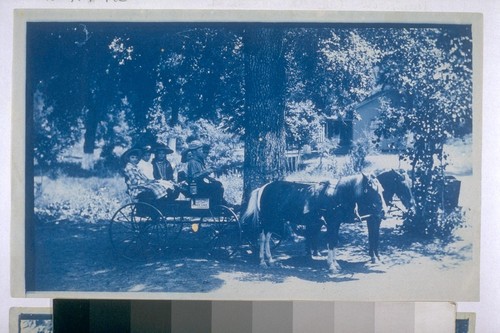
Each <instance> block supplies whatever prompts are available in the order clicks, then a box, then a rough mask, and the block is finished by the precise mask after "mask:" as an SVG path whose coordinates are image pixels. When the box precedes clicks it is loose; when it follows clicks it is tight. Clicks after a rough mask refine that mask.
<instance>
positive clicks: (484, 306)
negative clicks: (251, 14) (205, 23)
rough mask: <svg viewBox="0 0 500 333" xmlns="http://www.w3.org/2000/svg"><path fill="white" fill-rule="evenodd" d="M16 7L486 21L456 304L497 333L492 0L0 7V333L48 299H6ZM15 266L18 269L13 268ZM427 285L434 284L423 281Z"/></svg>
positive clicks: (94, 2)
mask: <svg viewBox="0 0 500 333" xmlns="http://www.w3.org/2000/svg"><path fill="white" fill-rule="evenodd" d="M14 8H54V9H55V8H73V9H121V8H123V9H126V8H127V9H130V8H137V9H150V8H151V9H159V8H162V9H167V8H177V9H181V8H182V9H188V8H189V9H235V8H238V9H294V10H297V9H304V10H308V9H314V10H342V11H354V10H358V11H359V10H363V11H367V10H370V11H372V10H373V11H389V10H390V11H419V12H421V11H427V12H476V13H483V15H484V53H483V54H484V65H483V69H484V73H483V82H484V84H483V161H482V222H481V223H482V226H481V227H482V230H481V300H480V302H476V303H459V305H458V310H459V311H467V312H476V313H477V317H476V318H477V324H476V332H480V333H483V332H485V333H488V332H492V333H496V332H500V315H499V312H498V311H499V310H500V278H499V273H500V256H499V254H500V242H499V239H498V238H499V235H500V221H499V220H500V219H499V215H500V200H497V199H500V172H497V170H498V169H499V164H498V161H500V146H499V145H498V143H499V141H500V140H498V133H500V115H497V113H498V112H500V111H499V110H498V108H499V105H500V69H499V68H497V66H500V1H497V0H474V1H470V0H412V1H408V0H336V1H334V0H330V1H327V0H276V1H264V0H253V1H248V2H247V3H245V2H243V1H236V0H234V1H233V0H191V1H189V2H188V1H182V0H172V1H159V0H157V1H153V0H126V1H124V0H107V1H106V0H16V1H13V0H12V1H6V0H3V1H2V2H0V36H1V42H0V43H1V45H0V46H1V47H0V159H1V161H0V181H1V187H0V198H1V199H0V214H1V215H0V216H1V217H0V226H1V232H0V333H3V332H8V312H9V308H10V307H20V306H22V307H28V306H29V307H33V306H42V307H45V306H50V305H51V302H50V300H48V299H19V298H11V297H10V265H11V262H10V153H11V150H10V146H11V140H10V134H11V131H12V130H16V129H15V128H12V127H11V124H10V123H11V114H10V112H11V105H12V103H11V95H12V85H11V83H12V75H15V73H12V44H13V33H12V27H13V9H14ZM12 264H13V265H16V264H22V263H12ZM429 283H432V281H429Z"/></svg>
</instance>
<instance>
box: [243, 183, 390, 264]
mask: <svg viewBox="0 0 500 333" xmlns="http://www.w3.org/2000/svg"><path fill="white" fill-rule="evenodd" d="M384 207H385V204H384V200H383V198H382V187H381V185H380V183H379V182H378V180H377V179H376V178H375V177H371V176H366V175H364V174H358V175H354V176H349V177H345V178H342V179H340V180H339V181H338V183H337V184H336V185H332V184H331V183H330V182H328V181H326V182H321V183H318V184H313V185H310V184H301V183H294V182H287V181H274V182H271V183H268V184H266V185H264V186H262V187H260V188H258V189H256V190H254V191H253V192H252V195H251V197H250V200H249V203H248V206H247V208H246V211H245V213H244V214H243V216H242V221H243V223H245V221H248V220H249V219H252V221H253V223H254V225H255V226H256V227H258V228H259V230H260V233H259V245H260V252H259V258H260V264H261V265H267V263H269V264H270V265H272V264H273V262H274V261H273V258H272V255H271V248H270V239H271V235H272V233H273V232H277V231H280V230H283V225H284V223H286V222H290V223H291V224H292V225H304V226H305V227H306V242H313V239H314V238H315V237H314V235H315V234H316V233H317V232H318V230H319V228H321V225H322V224H323V220H324V221H326V225H327V235H328V239H327V242H328V264H329V266H330V268H331V269H332V270H333V271H337V270H338V264H337V263H336V261H335V247H336V246H337V244H338V231H339V227H340V224H341V223H342V222H348V221H352V220H353V219H354V218H355V216H356V215H355V214H356V212H358V213H360V214H361V215H363V217H364V218H366V219H367V221H368V223H369V241H370V256H371V257H372V258H374V257H378V230H379V228H378V227H377V226H380V220H381V219H382V217H383V215H384V213H383V211H384ZM374 233H377V234H376V235H375V234H374ZM308 236H309V237H308ZM314 246H315V245H314V244H311V243H308V247H309V248H310V247H314ZM266 259H267V263H266ZM372 260H375V259H372Z"/></svg>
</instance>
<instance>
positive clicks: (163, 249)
mask: <svg viewBox="0 0 500 333" xmlns="http://www.w3.org/2000/svg"><path fill="white" fill-rule="evenodd" d="M162 149H163V150H167V149H168V148H162ZM142 153H143V152H142V150H141V149H139V148H134V149H130V150H128V151H127V152H126V153H124V154H123V156H122V159H123V160H124V164H125V168H124V173H125V181H126V183H127V192H128V193H129V195H130V198H131V200H130V202H129V203H127V204H125V205H124V206H122V207H120V208H119V209H118V210H117V211H116V212H115V213H114V215H113V217H112V218H111V222H110V225H109V237H110V240H111V244H112V247H113V249H114V251H115V253H116V254H118V255H120V256H122V257H125V258H128V259H140V258H147V257H151V256H157V255H161V254H166V253H168V252H171V251H173V250H175V249H177V248H179V247H181V241H179V236H180V235H181V233H182V231H183V230H184V231H186V232H188V233H190V234H196V235H197V237H192V238H195V239H196V240H195V241H194V242H196V243H197V244H198V245H200V244H201V245H203V247H204V248H205V249H206V250H207V251H209V253H210V254H212V255H215V256H217V257H231V256H232V255H233V254H234V253H235V252H236V251H237V250H238V249H239V247H240V243H241V226H240V222H239V219H238V216H237V215H236V213H235V212H234V210H233V208H232V207H230V206H229V205H228V204H227V203H226V202H225V201H222V200H221V199H222V198H221V194H220V193H219V194H218V196H215V197H214V196H213V195H210V194H209V193H207V192H206V191H201V190H200V188H199V187H198V185H197V184H196V182H194V181H193V182H191V183H186V182H185V181H183V182H182V184H181V183H179V184H174V183H172V182H170V181H168V180H165V179H161V178H160V179H155V180H151V179H148V178H147V177H146V176H145V174H144V172H143V171H141V170H140V169H139V167H138V165H139V160H140V156H141V154H142ZM157 155H160V152H158V153H157ZM165 170H167V169H166V168H165V167H163V173H165ZM158 171H159V173H160V174H161V173H162V172H161V171H162V169H161V168H159V169H158ZM197 187H198V188H197Z"/></svg>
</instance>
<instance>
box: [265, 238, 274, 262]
mask: <svg viewBox="0 0 500 333" xmlns="http://www.w3.org/2000/svg"><path fill="white" fill-rule="evenodd" d="M271 235H272V233H271V232H270V231H269V232H267V233H266V236H265V250H266V257H267V259H268V262H269V266H273V265H274V259H273V257H272V256H271V244H270V243H271Z"/></svg>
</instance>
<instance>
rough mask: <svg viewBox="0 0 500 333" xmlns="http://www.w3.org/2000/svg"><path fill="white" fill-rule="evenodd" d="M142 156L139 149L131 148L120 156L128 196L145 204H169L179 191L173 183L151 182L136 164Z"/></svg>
mask: <svg viewBox="0 0 500 333" xmlns="http://www.w3.org/2000/svg"><path fill="white" fill-rule="evenodd" d="M142 154H143V151H142V149H141V148H138V147H132V148H130V149H128V150H127V151H125V152H124V153H123V154H122V156H121V160H122V163H123V165H124V169H123V172H124V175H125V183H126V184H127V192H128V194H129V195H130V196H131V197H132V198H134V199H137V200H140V201H146V202H147V201H151V200H160V201H167V202H171V201H173V200H175V199H176V198H177V196H178V195H179V191H178V189H177V187H176V185H175V184H174V183H173V182H171V181H163V180H151V179H149V178H148V177H147V176H146V175H145V174H144V172H143V171H142V170H141V169H140V168H139V166H138V164H139V161H140V160H141V156H142Z"/></svg>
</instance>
